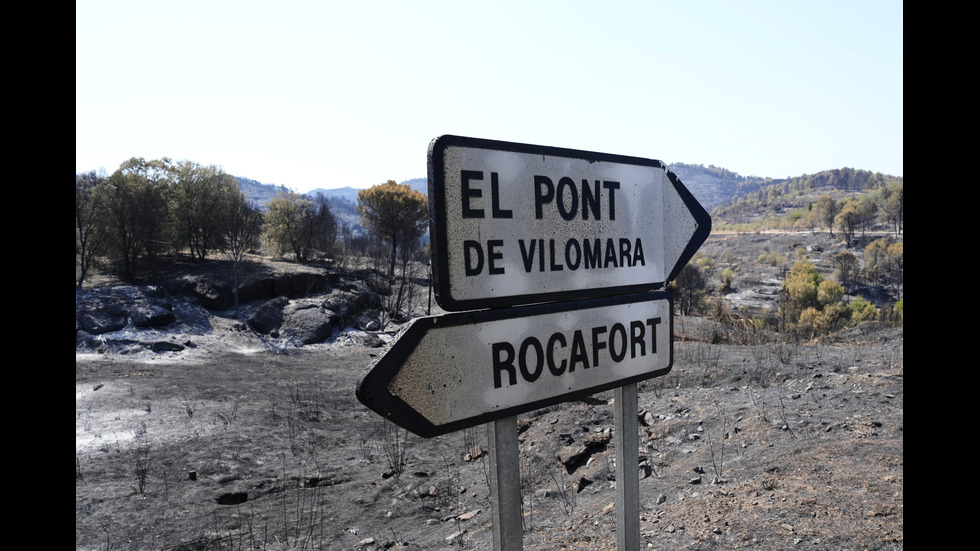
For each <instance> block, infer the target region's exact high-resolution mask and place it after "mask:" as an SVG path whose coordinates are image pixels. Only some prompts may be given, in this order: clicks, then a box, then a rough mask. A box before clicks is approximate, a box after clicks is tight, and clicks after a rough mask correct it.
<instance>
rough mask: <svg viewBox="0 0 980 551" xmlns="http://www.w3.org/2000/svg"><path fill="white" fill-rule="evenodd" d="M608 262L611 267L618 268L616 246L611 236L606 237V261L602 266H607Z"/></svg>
mask: <svg viewBox="0 0 980 551" xmlns="http://www.w3.org/2000/svg"><path fill="white" fill-rule="evenodd" d="M609 264H612V266H613V268H618V266H617V265H616V246H615V245H614V244H613V240H612V238H611V237H610V238H609V239H606V261H605V263H604V264H603V265H602V267H603V268H608V267H609Z"/></svg>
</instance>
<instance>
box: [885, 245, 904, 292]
mask: <svg viewBox="0 0 980 551" xmlns="http://www.w3.org/2000/svg"><path fill="white" fill-rule="evenodd" d="M885 254H886V255H887V256H888V275H889V279H890V280H891V281H892V282H894V283H895V287H896V288H898V289H901V288H902V287H903V284H904V282H905V245H904V244H903V243H892V244H891V245H888V249H887V250H886V252H885Z"/></svg>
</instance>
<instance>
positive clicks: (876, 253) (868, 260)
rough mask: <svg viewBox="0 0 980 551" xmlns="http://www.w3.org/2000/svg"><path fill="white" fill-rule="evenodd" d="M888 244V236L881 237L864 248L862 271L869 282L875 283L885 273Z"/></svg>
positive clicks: (886, 269)
mask: <svg viewBox="0 0 980 551" xmlns="http://www.w3.org/2000/svg"><path fill="white" fill-rule="evenodd" d="M888 245H889V240H888V238H886V237H882V238H881V239H876V240H874V241H872V242H871V243H868V246H867V247H865V248H864V273H865V275H866V276H867V278H868V281H870V282H871V283H875V284H877V283H878V282H879V281H880V280H881V279H882V277H883V276H885V275H886V274H887V271H888Z"/></svg>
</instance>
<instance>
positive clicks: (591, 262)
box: [582, 239, 602, 270]
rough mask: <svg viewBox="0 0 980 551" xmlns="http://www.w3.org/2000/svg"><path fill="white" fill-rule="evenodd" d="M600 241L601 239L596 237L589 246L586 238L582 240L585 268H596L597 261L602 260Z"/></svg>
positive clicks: (597, 265)
mask: <svg viewBox="0 0 980 551" xmlns="http://www.w3.org/2000/svg"><path fill="white" fill-rule="evenodd" d="M601 243H602V242H601V241H599V240H598V239H596V240H595V241H594V242H593V244H592V246H591V247H590V246H589V241H588V240H587V239H586V240H583V241H582V245H584V247H583V249H584V253H585V254H584V255H583V256H584V258H583V260H584V261H585V269H587V270H588V269H590V268H598V267H599V262H601V261H602V244H601Z"/></svg>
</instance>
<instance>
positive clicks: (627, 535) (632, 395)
mask: <svg viewBox="0 0 980 551" xmlns="http://www.w3.org/2000/svg"><path fill="white" fill-rule="evenodd" d="M615 400H616V401H615V407H616V411H615V420H616V429H615V433H614V434H613V439H614V444H613V445H614V446H615V447H616V548H617V549H639V548H640V467H639V463H640V453H639V446H640V437H639V430H638V429H637V427H636V413H637V411H638V409H639V404H638V397H637V389H636V383H630V384H628V385H623V386H621V387H619V388H617V389H616V398H615Z"/></svg>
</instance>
